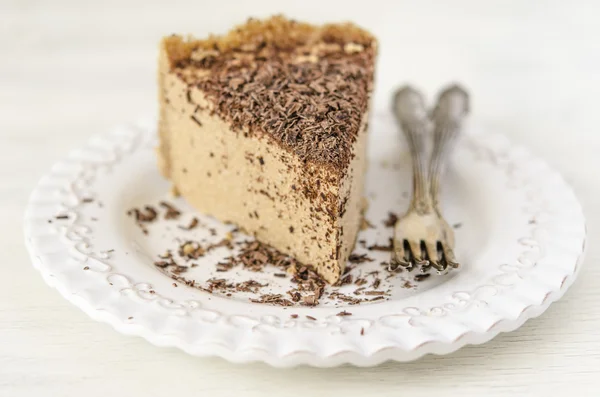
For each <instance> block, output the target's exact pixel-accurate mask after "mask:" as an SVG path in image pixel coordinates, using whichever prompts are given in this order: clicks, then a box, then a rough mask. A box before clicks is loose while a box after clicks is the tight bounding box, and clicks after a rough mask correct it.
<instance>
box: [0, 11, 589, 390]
mask: <svg viewBox="0 0 600 397" xmlns="http://www.w3.org/2000/svg"><path fill="white" fill-rule="evenodd" d="M169 3H170V4H169V5H167V2H165V1H141V0H136V1H123V0H109V1H102V2H99V1H98V2H82V1H75V0H55V1H52V2H42V1H33V0H31V1H19V0H2V1H0V225H1V226H0V255H1V256H2V266H1V268H2V271H1V272H0V396H11V397H15V396H82V395H85V396H89V397H92V396H106V395H111V396H145V397H150V396H166V395H170V396H188V395H189V396H191V395H211V396H215V397H216V396H230V395H244V396H258V395H271V394H272V395H278V396H288V395H299V394H306V395H310V396H325V395H344V396H355V395H356V396H358V395H361V396H368V395H379V396H398V395H401V394H403V395H411V396H425V395H435V396H457V395H462V396H465V397H466V396H483V395H486V396H500V395H515V396H561V395H573V396H599V395H600V330H599V328H600V302H598V301H599V300H600V292H599V290H600V288H599V287H600V267H599V266H598V264H597V262H599V261H600V248H599V245H598V242H599V237H600V209H599V208H598V207H597V206H598V203H600V183H599V182H598V179H597V176H596V175H597V174H596V173H597V172H598V171H600V155H599V154H598V153H600V130H599V129H598V126H600V111H599V109H600V43H599V42H598V38H599V37H600V25H599V24H598V23H597V18H598V16H599V15H600V3H599V2H597V1H593V0H591V1H573V0H572V1H568V2H564V1H563V2H558V1H556V2H554V1H522V0H515V1H493V2H492V1H486V2H480V1H476V0H473V1H466V0H465V1H453V2H448V1H441V0H440V1H431V0H427V1H420V2H409V1H393V2H392V1H386V2H384V1H374V0H368V1H365V0H362V1H348V0H346V1H336V2H327V3H326V2H324V1H306V0H304V1H302V2H293V4H292V2H285V3H284V2H283V1H259V0H255V1H252V2H249V3H252V4H251V8H249V7H250V6H249V5H244V4H243V3H242V2H241V1H240V2H238V3H239V4H235V3H233V2H231V1H225V0H218V1H210V2H206V1H199V0H196V1H189V2H183V1H172V2H169ZM386 3H390V4H386ZM392 3H393V5H391V4H392ZM276 12H285V13H286V14H287V15H290V16H293V17H295V18H297V19H308V20H311V21H315V22H320V21H326V20H340V19H349V20H354V21H356V22H358V23H360V24H361V25H363V26H365V27H367V28H369V29H370V30H372V31H373V32H374V33H375V34H376V35H378V36H379V37H380V39H381V57H380V64H379V69H378V70H379V72H378V86H377V94H376V102H375V104H376V106H377V107H379V108H384V107H386V106H387V100H388V97H389V95H390V92H391V90H392V89H393V86H392V85H390V84H401V83H404V82H411V83H413V84H415V85H418V86H420V87H422V88H423V89H424V91H425V92H426V93H428V94H429V96H430V97H431V96H432V95H433V94H434V93H435V92H436V90H437V89H438V88H439V87H440V86H441V85H442V84H445V83H446V82H448V81H451V80H458V81H461V82H462V83H464V84H465V85H467V86H468V87H469V88H470V90H471V93H472V96H473V101H474V106H473V124H475V125H476V126H478V127H480V128H485V129H493V130H497V131H502V132H504V133H505V134H507V135H509V136H510V137H511V138H512V139H513V140H515V141H517V142H519V143H522V144H525V145H527V146H529V147H531V148H532V149H533V151H534V152H537V154H539V155H540V156H543V157H545V158H546V159H548V161H549V162H550V163H552V164H553V165H554V166H555V167H556V168H558V169H559V170H561V171H562V172H563V174H564V175H565V177H566V179H567V180H568V181H569V182H570V183H571V184H572V185H573V187H574V188H575V190H576V193H577V194H578V196H579V198H580V200H581V202H582V204H583V206H584V211H585V214H586V216H587V219H588V229H589V236H588V238H589V241H588V247H589V248H588V253H587V257H586V261H585V263H584V267H583V270H582V272H581V275H580V278H579V280H578V281H576V282H575V285H574V286H573V287H572V289H571V290H570V291H569V292H568V293H567V294H566V296H565V297H564V299H563V300H561V301H560V302H558V303H556V304H554V305H553V306H552V307H551V308H550V309H549V310H548V311H547V312H546V313H545V314H544V315H543V316H542V317H541V318H538V319H535V320H532V321H530V322H528V323H527V324H526V325H525V326H524V327H522V328H521V329H520V330H518V331H516V332H513V333H511V334H506V335H500V336H499V337H497V338H496V339H495V340H493V341H492V342H490V343H488V344H486V345H483V346H474V347H467V348H465V349H462V350H461V351H459V352H457V353H455V354H452V355H449V356H445V357H427V358H425V359H422V360H420V361H418V362H415V363H409V364H394V363H388V364H385V365H382V366H380V367H377V368H371V369H358V368H352V367H342V368H336V369H331V370H319V369H312V368H298V369H294V370H275V369H272V368H270V367H267V366H266V365H256V364H253V365H232V364H229V363H227V362H225V361H223V360H220V359H198V358H193V357H189V356H186V355H185V354H183V353H181V352H179V351H176V350H174V349H161V348H156V347H154V346H151V345H150V344H148V343H147V342H145V341H143V340H141V339H136V338H131V337H125V336H122V335H119V334H117V333H116V332H114V331H113V330H112V329H110V328H109V327H108V326H106V325H103V324H99V323H96V322H94V321H92V320H90V319H89V318H88V317H87V316H86V315H85V314H83V313H82V312H81V311H79V310H78V309H77V308H75V307H74V306H72V305H71V304H69V303H67V302H66V301H65V300H64V299H62V298H61V297H60V296H59V294H58V293H57V292H56V291H54V290H52V289H50V288H49V287H47V286H46V285H45V284H44V283H43V281H42V279H41V277H40V276H39V274H38V273H37V272H36V271H35V270H34V269H33V268H32V267H31V265H30V262H29V259H28V257H27V254H26V251H25V248H24V246H23V237H22V216H23V211H24V207H25V203H26V200H27V196H28V194H29V192H30V190H31V188H32V187H33V186H34V184H35V183H36V181H37V179H38V178H39V177H40V176H41V175H42V174H43V173H44V172H45V171H46V170H47V169H48V167H50V165H51V164H52V163H53V162H55V161H56V160H58V159H59V158H61V157H62V156H63V155H64V154H65V153H66V151H67V150H69V149H70V148H73V147H75V146H78V145H80V144H81V143H83V142H84V141H85V140H86V139H87V138H88V137H89V136H90V135H91V134H92V133H94V132H99V131H102V130H104V129H106V128H108V127H110V126H111V125H113V124H115V123H118V122H124V121H128V120H131V119H132V118H134V117H137V116H138V115H140V114H145V113H146V114H148V113H152V112H154V109H155V83H154V78H155V57H156V52H155V49H156V43H157V42H158V39H159V37H160V36H161V35H163V34H169V33H171V32H193V33H197V34H199V35H201V34H206V33H207V32H210V31H215V32H222V31H224V30H225V29H226V28H227V27H228V26H229V25H230V24H232V23H236V22H242V21H243V20H244V19H245V18H246V17H247V16H248V15H250V14H253V15H257V16H266V15H269V14H271V13H276Z"/></svg>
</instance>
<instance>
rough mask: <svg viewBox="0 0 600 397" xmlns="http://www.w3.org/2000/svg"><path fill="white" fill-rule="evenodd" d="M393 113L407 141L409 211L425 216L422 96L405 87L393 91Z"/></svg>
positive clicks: (429, 208) (425, 121) (428, 206)
mask: <svg viewBox="0 0 600 397" xmlns="http://www.w3.org/2000/svg"><path fill="white" fill-rule="evenodd" d="M393 110H394V114H395V115H396V118H397V120H398V123H399V124H400V127H401V128H402V131H403V132H404V135H405V136H406V140H407V141H408V146H409V149H410V155H411V159H412V170H413V193H412V199H411V204H410V209H409V211H410V210H413V211H416V212H417V213H418V214H426V213H429V212H431V211H432V209H433V208H432V202H431V198H430V195H429V194H430V193H429V181H428V180H427V175H426V160H425V137H426V134H427V126H428V118H427V111H426V109H425V102H424V100H423V96H422V95H421V94H420V93H419V92H418V91H416V90H415V89H413V88H412V87H410V86H405V87H403V88H401V89H399V90H398V91H396V94H395V95H394V109H393Z"/></svg>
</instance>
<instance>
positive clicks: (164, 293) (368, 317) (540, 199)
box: [25, 114, 585, 367]
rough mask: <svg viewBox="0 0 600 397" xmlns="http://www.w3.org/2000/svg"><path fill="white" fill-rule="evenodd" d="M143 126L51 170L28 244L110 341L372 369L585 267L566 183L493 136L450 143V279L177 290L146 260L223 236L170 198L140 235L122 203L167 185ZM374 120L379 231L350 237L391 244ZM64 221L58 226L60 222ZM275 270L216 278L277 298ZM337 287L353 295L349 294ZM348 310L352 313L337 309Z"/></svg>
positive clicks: (551, 295)
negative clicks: (286, 303) (457, 265)
mask: <svg viewBox="0 0 600 397" xmlns="http://www.w3.org/2000/svg"><path fill="white" fill-rule="evenodd" d="M153 125H154V124H153V122H151V121H148V122H145V123H139V124H136V125H134V126H127V127H120V128H117V129H115V130H114V131H112V132H111V133H109V134H106V135H102V136H97V137H94V138H92V139H91V140H90V141H89V143H88V145H87V146H86V147H84V148H82V149H80V150H75V151H74V152H72V153H71V154H70V155H69V156H68V158H67V159H66V160H65V161H63V162H60V163H58V164H56V165H55V166H54V167H52V170H51V171H50V173H49V174H48V175H47V176H45V177H44V178H43V179H42V180H41V181H40V182H39V184H38V186H37V187H36V189H35V191H34V192H33V194H32V196H31V199H30V202H29V206H28V208H27V213H26V218H25V237H26V242H27V246H28V248H29V251H30V253H31V257H32V259H33V263H34V265H35V267H36V268H37V269H38V270H39V271H40V272H41V273H42V275H43V277H44V279H45V280H46V282H47V283H48V284H49V285H51V286H53V287H56V288H57V289H58V290H59V292H60V293H61V294H62V295H63V296H64V297H65V298H66V299H68V300H69V301H71V302H73V303H74V304H75V305H77V306H78V307H80V308H81V309H82V310H84V311H85V312H86V313H88V314H89V315H90V316H91V317H92V318H94V319H96V320H99V321H103V322H106V323H109V324H111V325H112V326H113V327H114V328H115V329H116V330H118V331H119V332H122V333H125V334H129V335H138V336H142V337H144V338H145V339H147V340H148V341H150V342H151V343H153V344H156V345H159V346H175V347H178V348H180V349H182V350H184V351H186V352H188V353H190V354H193V355H197V356H221V357H224V358H226V359H227V360H231V361H234V362H247V361H264V362H267V363H269V364H271V365H274V366H280V367H284V366H294V365H298V364H308V365H314V366H323V367H325V366H334V365H339V364H343V363H351V364H355V365H360V366H370V365H375V364H378V363H381V362H383V361H385V360H390V359H391V360H397V361H409V360H413V359H416V358H418V357H420V356H422V355H424V354H427V353H435V354H445V353H449V352H452V351H455V350H456V349H458V348H460V347H461V346H464V345H466V344H477V343H483V342H486V341H488V340H490V339H492V338H493V337H494V336H495V335H497V334H498V333H499V332H503V331H511V330H514V329H516V328H517V327H519V326H520V325H522V324H523V322H524V321H525V320H527V319H529V318H531V317H535V316H537V315H539V314H541V313H542V312H543V311H544V310H545V309H546V308H547V307H548V306H549V305H550V303H551V302H553V301H555V300H557V299H558V298H560V297H561V296H562V294H563V293H564V292H565V290H566V289H567V288H568V287H569V286H570V285H571V283H572V282H573V280H574V279H575V277H576V275H577V272H578V270H579V266H580V264H581V261H582V256H583V252H584V242H585V224H584V218H583V215H582V211H581V207H580V205H579V203H578V201H577V199H576V198H575V196H574V194H573V192H572V191H571V189H570V188H569V187H568V186H567V185H566V183H565V182H564V181H563V179H562V178H561V176H560V175H558V174H557V173H556V172H555V171H553V170H551V169H550V168H549V167H548V165H547V164H546V163H544V162H543V161H541V160H539V159H536V158H534V157H532V156H531V155H530V154H529V153H528V152H527V151H526V150H524V149H522V148H515V147H512V146H511V145H510V144H509V143H508V142H507V140H506V139H505V138H504V137H503V136H498V135H489V134H477V135H468V136H465V137H464V138H463V139H462V141H461V142H460V143H459V144H458V145H457V147H456V151H455V153H454V157H453V159H454V160H453V162H452V165H451V168H450V170H449V173H448V175H447V176H446V178H445V181H444V182H445V184H444V186H443V207H444V212H445V214H447V218H448V221H449V223H450V224H456V226H457V228H456V240H457V247H456V250H455V251H456V256H457V258H458V259H459V261H460V262H461V263H462V268H461V269H460V270H459V271H455V272H453V273H451V274H449V275H447V276H443V277H437V276H436V277H430V278H429V279H427V280H425V281H423V282H420V283H415V282H412V281H411V284H414V285H416V286H415V287H413V288H403V285H404V284H405V282H406V280H411V279H412V277H413V276H414V275H413V274H407V273H402V274H399V275H398V276H397V277H394V278H392V279H390V280H388V281H386V282H385V283H384V284H382V287H380V289H388V288H389V289H390V296H388V297H386V300H383V301H378V302H372V303H367V304H360V305H355V306H352V305H345V304H339V302H338V303H336V302H334V301H333V300H328V299H324V300H323V301H322V303H321V304H320V305H319V306H317V307H314V308H309V307H288V308H282V307H279V306H271V305H266V304H258V303H251V302H250V301H249V300H248V298H249V296H248V295H244V294H239V295H234V296H232V297H225V296H219V295H215V294H213V295H210V294H208V293H206V292H202V291H200V290H198V289H194V288H190V287H186V286H184V285H181V283H178V284H179V285H178V287H174V286H173V280H172V279H170V278H169V277H167V276H165V275H164V274H162V273H161V272H160V271H158V269H156V268H155V267H154V266H153V262H154V260H156V256H157V255H158V254H162V253H163V252H164V251H165V249H166V248H173V244H174V241H173V240H174V238H176V237H178V236H179V237H180V238H182V239H187V238H190V236H193V238H198V239H199V238H202V237H206V238H209V239H210V238H212V239H214V241H217V240H218V239H220V237H222V236H223V234H225V233H226V232H227V230H229V229H230V227H229V226H226V225H221V224H219V223H218V222H217V221H215V220H213V219H210V218H208V217H202V216H200V215H198V214H196V215H198V216H199V217H200V220H201V223H202V224H203V225H205V226H206V227H202V228H199V229H195V230H194V231H182V230H180V229H178V228H177V227H176V225H177V224H185V223H186V221H185V219H189V218H190V217H191V215H192V213H193V210H191V209H190V208H189V207H187V205H186V204H185V202H183V200H180V199H178V200H172V199H170V198H169V201H171V202H173V203H174V204H176V205H177V206H178V207H180V208H182V209H184V210H185V211H184V212H185V214H184V215H183V216H184V218H182V220H181V221H180V222H179V223H176V222H175V223H174V222H173V221H159V222H156V223H154V224H151V225H150V226H149V235H148V236H145V235H144V234H143V233H142V232H141V230H140V228H138V227H137V226H136V225H135V223H134V222H133V221H132V219H131V218H130V217H128V216H127V215H126V211H127V210H128V209H130V208H132V207H136V206H140V205H144V204H148V203H155V202H157V201H159V200H160V199H163V198H168V194H167V193H166V192H167V191H168V188H169V184H168V183H167V182H166V181H165V180H163V179H162V178H161V177H160V176H159V174H158V172H157V169H156V165H155V157H154V151H153V148H154V146H155V138H154V135H155V129H154V126H153ZM372 126H373V128H372V131H371V137H372V139H371V141H370V159H371V162H370V167H369V171H368V178H367V181H368V186H367V192H368V197H369V202H370V205H369V209H368V212H367V219H368V220H369V221H370V222H371V223H372V224H373V225H374V226H375V227H374V228H371V229H367V230H365V231H363V232H361V235H360V236H359V239H365V240H367V245H370V244H372V243H374V242H376V243H380V244H385V243H387V240H388V238H389V237H390V236H391V233H392V229H391V228H386V227H384V226H383V220H384V219H385V218H387V214H388V211H390V210H392V211H396V212H402V211H403V210H404V209H405V208H406V205H407V196H408V192H409V189H410V174H409V171H410V164H409V162H408V155H407V153H405V152H404V148H403V144H402V139H401V138H400V137H399V134H398V132H397V128H396V127H395V125H394V123H393V119H392V118H391V117H390V116H389V115H386V114H377V115H375V116H374V117H373V120H372ZM403 152H404V154H401V153H403ZM87 198H89V199H93V201H92V202H86V201H88V200H84V199H87ZM60 214H66V215H67V216H68V219H56V216H57V215H60ZM186 217H187V218H186ZM49 221H51V222H49ZM458 226H460V227H458ZM208 227H214V228H215V229H216V232H217V236H211V235H210V233H209V232H208V229H207V228H208ZM227 251H228V250H227V249H226V248H220V249H218V250H215V251H213V252H212V253H211V254H210V255H208V256H207V257H205V258H203V261H202V262H199V264H200V266H198V267H197V268H195V269H193V270H192V271H191V272H190V273H186V274H185V276H186V277H187V278H196V279H197V280H205V279H206V278H208V277H210V275H211V274H213V275H214V274H215V273H214V264H215V263H216V261H217V260H218V259H219V258H222V257H224V256H227V255H228V254H230V252H227ZM357 252H358V253H361V252H368V255H369V256H370V257H372V258H373V259H376V260H375V261H373V262H370V263H367V264H362V265H360V266H358V267H357V268H356V269H355V270H354V271H353V272H355V274H357V273H359V272H362V274H366V273H367V272H369V271H370V270H380V271H381V272H382V276H384V275H385V270H384V269H383V267H382V266H381V265H380V262H381V261H384V260H387V259H388V256H389V253H386V252H375V251H366V250H365V248H363V247H362V246H360V245H358V246H357ZM269 272H272V271H271V270H269ZM269 272H267V273H266V274H256V273H249V272H247V271H243V270H240V269H234V270H232V271H230V272H229V273H226V277H228V278H234V279H236V280H238V281H239V280H247V279H249V278H250V277H253V276H256V277H257V279H258V280H259V281H261V282H267V283H269V287H267V289H266V290H264V291H263V292H269V291H271V292H278V291H279V292H285V291H286V288H287V287H288V286H289V281H288V280H287V279H279V278H276V277H273V276H272V275H270V274H269ZM216 275H217V276H220V275H222V273H218V274H216ZM344 288H345V289H344V292H350V293H351V292H352V291H353V290H354V289H356V286H346V287H344ZM342 310H345V311H348V312H351V313H352V315H350V316H343V317H342V316H337V315H336V314H337V313H339V312H340V311H342ZM292 314H297V315H298V317H297V318H292V316H291V315H292ZM306 316H311V317H313V318H315V320H312V319H310V318H308V317H306Z"/></svg>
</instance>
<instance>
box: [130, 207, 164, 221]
mask: <svg viewBox="0 0 600 397" xmlns="http://www.w3.org/2000/svg"><path fill="white" fill-rule="evenodd" d="M127 215H129V216H131V215H133V216H134V218H135V220H136V222H138V223H147V222H153V221H154V220H155V219H156V217H157V216H158V212H156V210H155V209H154V207H152V206H151V205H146V206H144V208H143V209H138V208H132V209H130V210H129V211H127Z"/></svg>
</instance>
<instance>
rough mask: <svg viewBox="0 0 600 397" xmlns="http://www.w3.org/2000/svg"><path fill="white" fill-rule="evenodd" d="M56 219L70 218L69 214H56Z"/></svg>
mask: <svg viewBox="0 0 600 397" xmlns="http://www.w3.org/2000/svg"><path fill="white" fill-rule="evenodd" d="M55 218H56V219H69V215H64V214H63V215H56V216H55Z"/></svg>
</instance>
